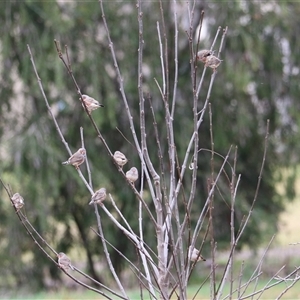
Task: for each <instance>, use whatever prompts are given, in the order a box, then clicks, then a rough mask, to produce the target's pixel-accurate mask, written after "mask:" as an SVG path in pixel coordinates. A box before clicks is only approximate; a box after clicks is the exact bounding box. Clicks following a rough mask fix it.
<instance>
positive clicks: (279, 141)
mask: <svg viewBox="0 0 300 300" xmlns="http://www.w3.org/2000/svg"><path fill="white" fill-rule="evenodd" d="M142 2H143V1H142ZM178 6H179V7H178V9H177V14H178V20H179V28H178V29H179V52H178V60H179V81H178V90H177V99H176V101H177V104H176V110H175V121H174V129H175V141H176V150H177V152H178V157H179V161H180V162H182V158H183V155H184V152H185V147H186V144H187V142H188V140H189V138H190V133H191V130H192V128H193V123H192V116H193V115H192V105H193V103H192V95H193V94H192V83H191V76H190V59H191V58H190V51H189V42H188V38H187V35H186V33H185V32H186V31H189V25H188V14H187V4H186V3H178ZM104 7H105V13H106V19H107V22H108V24H109V28H110V34H111V38H112V40H113V43H114V48H115V50H116V54H117V59H118V62H119V64H120V69H121V72H122V77H123V79H124V85H125V91H126V94H127V98H128V101H129V104H130V107H131V109H132V113H133V116H134V117H135V120H134V122H135V125H136V128H138V127H139V117H138V113H139V101H138V90H137V81H138V77H137V76H138V74H137V65H138V59H137V58H138V53H137V49H138V22H137V10H136V6H135V3H134V2H132V1H126V2H113V1H112V2H105V3H104ZM202 9H204V10H205V30H204V34H203V38H202V39H201V42H200V48H209V47H210V45H211V43H212V40H213V38H214V35H215V33H216V30H217V27H218V26H223V27H225V26H228V34H227V37H226V41H225V47H224V51H223V52H222V54H221V59H223V60H224V61H223V62H222V64H221V66H220V67H219V69H218V74H217V77H216V81H215V84H214V88H213V92H212V95H211V98H210V101H211V105H212V112H213V131H214V144H215V146H214V147H215V150H216V151H217V152H219V153H220V154H222V155H225V154H226V153H227V151H228V149H229V147H230V145H232V144H233V145H237V147H238V164H237V174H241V176H242V181H241V183H240V187H239V192H238V196H237V201H236V204H237V208H236V225H237V229H238V226H239V225H240V223H241V220H242V218H243V216H244V215H245V214H246V213H247V212H248V210H249V207H250V205H251V203H252V200H253V197H254V194H255V189H256V184H257V180H258V175H259V171H260V167H261V161H262V155H263V145H264V138H265V128H266V120H267V119H270V139H269V148H268V154H267V160H266V164H265V169H264V176H263V181H262V185H261V188H260V192H259V197H258V201H257V204H256V207H255V211H254V213H253V215H252V220H251V223H250V225H251V226H249V227H248V228H247V229H246V232H245V234H244V236H243V238H242V240H241V245H242V244H250V245H251V247H252V246H257V245H259V243H260V241H261V240H262V239H263V238H264V235H265V234H267V233H268V232H272V233H273V232H275V231H276V222H277V217H278V214H279V213H280V211H281V210H282V209H283V206H284V199H283V198H282V197H279V196H278V195H277V193H276V190H275V185H276V182H278V180H281V179H282V178H280V176H279V175H278V171H280V169H281V168H282V167H289V166H290V165H295V164H297V163H298V155H297V151H296V149H297V145H298V142H297V140H298V122H299V118H298V115H297V114H298V111H299V109H298V108H299V106H300V104H299V101H298V97H297V96H298V95H299V80H298V79H299V56H300V54H299V51H297V49H298V48H299V47H298V44H299V39H298V37H297V33H298V30H297V29H299V27H300V21H299V18H298V16H299V12H300V4H299V3H297V2H288V1H287V2H284V1H280V2H269V3H268V2H262V3H260V2H257V1H241V2H237V1H230V2H227V1H226V2H224V1H214V2H206V1H197V2H196V10H195V11H196V14H195V19H194V24H193V26H194V28H196V26H197V24H198V23H199V15H200V11H201V10H202ZM163 11H164V17H165V26H166V33H167V39H168V57H169V60H168V64H169V71H170V73H169V82H170V95H169V99H168V100H171V99H172V97H173V94H172V93H173V92H172V91H173V84H174V83H173V81H172V80H173V79H174V32H175V28H174V22H173V11H172V3H171V1H167V2H163ZM143 12H144V14H143V21H144V33H143V38H144V54H143V56H144V70H145V74H144V78H143V80H144V86H143V89H144V91H145V98H147V97H151V99H152V103H153V107H154V109H155V112H156V120H157V122H158V128H159V134H160V138H161V144H162V149H163V154H164V155H165V170H166V171H168V168H169V167H168V159H167V151H168V148H167V141H166V139H165V131H166V129H165V120H164V118H165V116H164V111H163V102H162V100H161V97H160V93H159V91H158V89H157V86H156V84H155V82H154V80H153V78H157V80H158V81H159V82H161V65H160V54H159V46H158V37H157V29H156V22H157V21H160V14H161V12H160V7H159V2H143ZM0 21H1V24H2V26H0V49H1V54H0V55H1V56H0V59H1V69H0V72H1V73H0V76H1V81H0V98H1V105H0V116H1V118H0V139H1V140H0V142H1V148H0V155H1V157H0V159H1V160H0V161H1V164H0V172H1V178H2V179H3V180H4V182H7V183H9V184H10V185H11V187H12V189H13V191H14V192H17V191H18V192H19V193H20V194H21V195H22V196H23V197H24V199H25V201H26V213H27V216H28V218H29V219H30V220H31V221H32V223H33V224H34V226H36V229H37V230H38V231H39V232H40V233H41V234H42V235H43V236H44V237H45V238H46V239H47V240H48V241H49V242H50V243H51V245H53V246H54V247H55V248H56V249H57V251H64V252H70V251H75V252H73V253H75V254H74V255H73V257H74V258H76V257H79V256H76V255H77V254H78V253H81V255H83V257H84V258H86V261H87V271H88V272H89V273H90V274H91V275H92V276H94V277H96V278H98V279H100V280H104V277H103V275H102V274H101V273H100V272H97V267H96V264H97V263H98V262H99V261H101V258H102V252H103V251H102V245H101V242H100V240H99V239H98V238H97V237H96V236H95V235H94V234H93V233H92V232H91V230H90V226H95V224H96V220H95V216H94V212H93V209H92V208H91V207H89V206H87V203H88V201H89V197H90V196H89V194H88V192H87V190H86V188H85V186H84V184H83V183H82V182H81V180H80V179H79V178H78V176H77V173H76V172H75V171H74V169H73V167H70V166H66V167H64V166H62V165H61V162H62V161H65V160H66V159H67V158H68V154H67V152H66V151H65V148H64V146H63V145H62V143H61V141H60V138H59V136H58V135H57V132H56V130H55V127H54V124H53V122H52V120H51V118H50V117H49V115H48V112H47V109H46V106H45V103H44V100H43V97H42V95H41V92H40V90H39V88H38V84H37V79H36V77H35V75H34V72H33V69H32V66H31V62H30V58H29V54H28V51H27V44H28V45H30V47H31V50H32V52H33V55H34V59H35V62H36V66H37V69H38V72H39V75H40V77H41V80H42V84H43V87H44V89H45V93H46V95H47V97H48V100H49V102H50V104H51V106H52V107H53V111H54V112H55V115H56V118H57V120H58V123H59V125H60V127H61V130H62V132H63V134H64V136H65V138H66V140H67V142H68V143H69V145H70V147H71V149H72V151H76V150H77V149H78V148H79V147H80V143H81V142H80V134H79V127H80V126H82V127H83V128H84V137H85V144H86V148H87V153H88V158H89V161H90V163H91V168H92V175H93V185H94V188H95V189H98V188H99V187H102V186H105V187H106V188H107V190H108V192H109V193H111V194H112V195H113V197H114V199H115V200H116V202H117V203H118V206H119V208H120V210H121V211H122V212H123V214H124V215H125V216H126V217H128V219H129V220H130V222H131V226H132V228H137V226H138V219H137V217H138V201H137V199H135V197H134V196H133V195H132V193H131V192H130V188H129V187H128V186H127V185H126V184H124V180H123V178H122V177H121V176H120V175H119V174H118V172H117V171H116V169H115V167H114V166H113V164H112V162H111V161H110V159H109V157H108V155H107V153H106V151H105V150H104V149H103V147H102V145H101V143H100V142H99V140H98V139H97V137H96V135H95V132H94V130H93V128H92V126H91V124H90V122H89V119H88V118H87V116H86V114H85V112H84V111H83V109H82V107H81V104H80V102H79V100H78V95H77V91H76V90H75V89H74V86H73V83H72V81H71V79H70V77H69V76H68V75H67V72H66V70H65V69H64V67H63V64H62V63H61V61H60V59H59V58H58V56H57V53H56V50H55V46H54V42H53V40H54V39H56V40H58V41H60V43H61V45H62V47H64V45H67V46H68V51H69V54H70V59H71V62H72V69H73V73H74V75H75V77H76V79H77V81H78V83H79V85H80V88H81V91H82V93H86V94H89V95H91V96H93V97H95V98H96V99H98V100H99V101H100V102H101V103H103V104H104V105H105V108H104V109H99V110H97V111H95V112H94V113H93V117H94V119H95V121H96V123H97V125H98V126H99V128H100V130H101V133H102V134H103V136H104V137H105V139H106V141H107V143H108V145H109V146H110V147H111V150H112V151H113V152H114V151H115V150H120V151H122V152H124V153H125V154H126V156H127V157H128V158H129V160H130V162H129V163H128V165H130V166H133V165H135V166H137V167H139V160H138V155H137V152H136V150H135V148H134V147H133V146H132V145H130V144H129V143H128V142H127V141H125V140H124V138H123V137H122V135H121V134H120V133H119V131H118V130H117V129H116V127H118V128H119V129H120V130H121V131H122V133H123V134H124V135H125V136H126V138H127V139H128V140H129V141H132V137H131V133H130V129H129V123H128V120H127V116H126V113H125V109H124V106H123V103H122V100H121V96H120V92H119V84H118V80H117V77H116V74H115V70H114V67H113V62H112V58H111V55H110V50H109V47H108V42H107V37H106V34H105V29H104V25H103V21H102V18H101V12H100V7H99V3H98V2H97V1H90V2H88V3H83V2H64V1H58V2H54V1H47V2H46V1H39V2H36V1H23V2H22V3H19V2H17V1H6V2H4V3H3V9H1V10H0ZM160 22H161V21H160ZM218 46H219V45H218V43H217V45H216V49H217V47H218ZM201 70H202V66H199V67H198V71H199V72H200V71H201ZM207 71H208V73H210V72H211V70H207ZM208 84H209V77H208V76H207V78H206V79H205V82H204V86H203V90H202V92H201V94H200V99H199V103H204V100H205V97H206V91H207V88H208ZM148 95H149V96H148ZM146 109H147V111H146V126H147V128H146V131H147V139H148V146H149V153H150V156H151V159H153V162H154V164H155V166H156V167H157V168H158V166H159V165H158V158H157V148H156V143H155V142H152V141H154V139H155V134H154V128H153V119H152V117H151V113H150V109H149V103H148V101H147V100H146ZM199 140H200V141H199V148H207V149H210V147H211V141H210V135H209V119H208V114H207V115H206V116H205V121H204V123H203V125H202V126H201V128H200V131H199ZM222 162H223V160H222V159H218V158H217V157H216V158H215V165H214V167H215V172H217V171H218V169H219V167H220V166H221V164H222ZM198 169H199V175H198V180H199V185H198V187H197V191H196V193H197V194H196V199H197V201H195V204H194V205H195V209H198V210H200V209H201V207H202V206H203V202H204V201H205V200H206V197H207V188H206V186H207V179H208V178H209V176H210V154H209V153H208V152H205V151H201V152H200V154H199V165H198ZM226 170H227V172H228V174H230V170H229V169H226ZM83 171H84V172H85V171H86V170H85V169H84V167H83ZM275 172H276V174H277V175H276V176H275ZM293 182H294V176H293V175H291V176H290V177H289V181H288V184H287V190H286V195H287V196H289V197H287V198H285V199H292V196H293ZM184 186H185V187H186V188H187V191H188V188H189V186H190V182H189V180H186V181H185V182H184ZM218 191H219V192H218V193H216V195H215V207H214V214H215V216H216V218H215V224H214V229H215V238H216V241H218V247H219V248H224V247H228V245H229V243H228V242H229V240H230V238H229V236H230V224H229V221H230V208H229V203H230V197H229V196H230V190H229V182H228V181H227V179H226V177H225V176H224V177H222V178H221V180H220V182H219V184H218ZM107 206H108V207H109V208H110V204H109V203H108V204H107ZM150 206H151V205H150ZM0 207H1V210H0V222H1V229H0V236H1V239H0V240H1V244H2V247H1V250H0V273H1V274H3V275H6V276H5V278H7V280H6V281H3V284H4V285H7V284H11V285H14V284H16V283H17V284H19V285H22V284H26V285H35V287H41V286H43V285H45V284H46V283H45V274H50V275H51V277H52V278H53V279H55V278H57V277H58V274H59V272H58V270H57V268H56V267H55V266H53V265H52V264H51V262H50V261H48V260H47V259H46V258H45V257H44V256H43V255H41V252H40V251H39V250H37V248H36V247H35V245H34V244H33V243H32V242H31V240H30V239H29V237H28V236H27V235H26V234H25V233H24V230H23V229H22V228H21V225H20V224H19V222H18V220H17V218H16V216H15V215H14V211H13V210H12V209H11V208H10V204H9V202H8V198H7V196H6V195H5V193H4V191H3V192H2V193H1V201H0ZM182 208H183V211H184V207H183V206H182ZM101 218H102V222H103V227H104V232H105V235H106V238H107V239H108V240H109V241H111V242H112V243H113V244H114V245H115V247H116V248H117V249H119V250H120V251H121V252H122V253H124V254H125V255H126V256H127V257H129V258H130V259H134V257H135V249H134V247H133V245H132V244H131V243H130V242H129V241H128V240H127V238H125V237H124V235H123V234H122V232H120V231H119V230H117V229H116V228H115V227H114V226H113V225H112V224H111V222H109V220H108V219H107V217H106V216H105V215H104V214H103V215H102V214H101ZM144 221H145V223H146V224H147V216H146V215H145V216H144ZM193 221H194V220H193ZM144 234H145V237H146V239H147V240H148V241H149V244H150V246H151V247H153V249H154V250H156V249H155V237H154V235H153V231H152V230H151V227H150V226H149V228H148V227H147V228H145V232H144ZM74 249H79V250H78V253H77V252H76V250H74ZM204 251H207V252H209V249H208V248H207V249H204ZM76 253H77V254H76ZM78 255H79V254H78ZM111 257H112V259H113V262H114V264H115V267H116V269H117V271H118V272H120V271H121V270H122V269H123V267H124V265H123V263H122V262H121V261H120V259H119V255H118V254H117V253H116V252H114V251H112V252H111ZM28 274H30V276H32V277H30V278H35V279H39V280H29V281H30V282H28Z"/></svg>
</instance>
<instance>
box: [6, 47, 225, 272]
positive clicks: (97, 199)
mask: <svg viewBox="0 0 300 300" xmlns="http://www.w3.org/2000/svg"><path fill="white" fill-rule="evenodd" d="M196 59H197V61H201V62H202V63H204V65H205V67H210V68H212V69H213V70H214V72H215V71H216V69H217V68H218V66H219V65H220V63H221V62H222V60H220V59H219V58H218V57H216V56H214V51H212V50H200V51H199V52H198V53H197V55H196ZM81 99H82V100H83V103H84V104H83V103H82V106H83V107H84V106H85V107H86V109H87V111H88V113H89V114H91V112H92V111H94V110H96V109H97V108H99V107H104V105H102V104H100V103H99V102H98V101H97V100H95V99H94V98H92V97H90V96H88V95H82V98H81ZM85 159H86V150H85V149H84V148H79V149H78V150H77V151H76V152H75V153H74V154H73V155H71V156H70V157H69V159H68V160H67V161H65V162H63V163H62V164H63V165H72V166H74V167H75V168H76V169H78V168H79V166H80V165H82V164H83V163H84V162H85ZM113 159H114V161H115V162H116V164H117V165H118V166H119V167H121V168H123V166H124V165H125V164H126V163H127V162H128V159H127V158H126V156H125V155H124V154H123V153H122V152H120V151H116V152H115V153H114V155H113ZM125 176H126V178H127V180H128V181H129V182H130V184H132V185H134V183H135V182H136V181H137V180H138V178H139V173H138V170H137V168H136V167H132V168H131V169H130V170H128V171H127V172H126V174H125ZM105 199H106V188H100V189H99V190H97V191H96V192H95V193H94V194H93V195H92V198H91V201H90V202H89V205H91V204H99V205H103V201H104V200H105ZM11 201H12V204H13V206H14V207H15V209H16V211H17V212H19V211H20V209H21V208H22V207H23V206H24V204H25V202H24V199H23V197H22V196H21V195H20V194H19V193H15V194H14V195H13V196H12V197H11ZM188 256H189V260H191V261H192V262H198V261H205V258H203V257H202V256H201V255H200V252H199V250H197V249H196V248H193V249H192V248H191V246H190V247H189V254H188ZM57 258H58V261H57V262H58V265H59V267H60V268H61V269H63V270H64V271H69V270H70V269H71V270H74V267H73V266H72V264H71V260H70V258H69V257H68V256H67V255H66V254H65V253H63V252H60V253H58V254H57Z"/></svg>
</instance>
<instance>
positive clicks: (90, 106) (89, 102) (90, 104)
mask: <svg viewBox="0 0 300 300" xmlns="http://www.w3.org/2000/svg"><path fill="white" fill-rule="evenodd" d="M82 99H83V102H84V103H85V106H86V108H87V110H88V112H89V113H91V112H92V111H93V110H95V109H97V108H99V107H104V105H102V104H100V103H99V102H98V101H97V100H95V99H94V98H92V97H90V96H88V95H82ZM79 100H80V98H79ZM82 106H83V107H84V105H83V104H82Z"/></svg>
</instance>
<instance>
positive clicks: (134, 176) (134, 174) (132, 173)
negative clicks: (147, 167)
mask: <svg viewBox="0 0 300 300" xmlns="http://www.w3.org/2000/svg"><path fill="white" fill-rule="evenodd" d="M126 178H127V179H128V180H129V181H130V182H131V183H132V184H133V183H134V182H136V181H137V180H138V178H139V172H138V170H137V168H136V167H132V168H131V169H130V170H129V171H127V172H126Z"/></svg>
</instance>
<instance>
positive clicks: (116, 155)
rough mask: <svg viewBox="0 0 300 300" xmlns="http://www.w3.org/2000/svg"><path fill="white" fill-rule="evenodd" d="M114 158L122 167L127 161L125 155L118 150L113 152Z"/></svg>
mask: <svg viewBox="0 0 300 300" xmlns="http://www.w3.org/2000/svg"><path fill="white" fill-rule="evenodd" d="M114 160H115V162H116V163H117V164H118V165H119V166H120V167H123V166H124V165H125V164H126V163H127V162H128V159H127V158H126V156H125V155H124V154H123V153H122V152H120V151H116V152H115V153H114Z"/></svg>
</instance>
